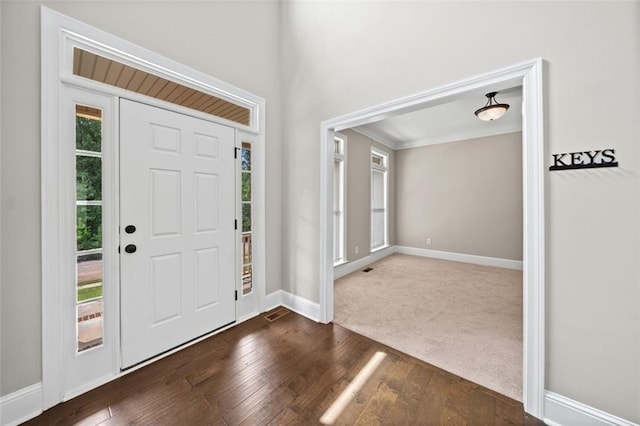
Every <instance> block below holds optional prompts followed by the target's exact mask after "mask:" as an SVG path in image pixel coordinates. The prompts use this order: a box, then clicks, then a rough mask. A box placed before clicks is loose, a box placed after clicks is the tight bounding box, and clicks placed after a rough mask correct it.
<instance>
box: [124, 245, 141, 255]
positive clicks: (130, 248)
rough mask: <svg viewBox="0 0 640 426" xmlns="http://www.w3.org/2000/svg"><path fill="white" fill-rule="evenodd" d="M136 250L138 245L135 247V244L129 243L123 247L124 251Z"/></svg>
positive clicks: (132, 251) (133, 251)
mask: <svg viewBox="0 0 640 426" xmlns="http://www.w3.org/2000/svg"><path fill="white" fill-rule="evenodd" d="M136 250H138V247H136V245H135V244H129V245H128V246H126V247H125V248H124V251H126V252H127V253H135V252H136Z"/></svg>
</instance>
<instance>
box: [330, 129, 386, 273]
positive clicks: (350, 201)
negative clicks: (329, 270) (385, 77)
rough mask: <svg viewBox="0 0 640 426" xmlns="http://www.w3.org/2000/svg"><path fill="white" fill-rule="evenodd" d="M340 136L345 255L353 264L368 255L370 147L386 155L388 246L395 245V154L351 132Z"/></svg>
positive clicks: (347, 131)
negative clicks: (344, 188)
mask: <svg viewBox="0 0 640 426" xmlns="http://www.w3.org/2000/svg"><path fill="white" fill-rule="evenodd" d="M340 133H342V134H344V135H345V136H346V137H347V192H346V201H347V243H346V247H347V248H346V252H347V260H349V261H354V260H358V259H361V258H363V257H365V256H368V255H369V254H370V252H371V250H370V248H371V238H370V236H371V147H374V148H378V149H379V150H381V151H383V152H386V153H388V154H389V171H388V177H389V187H388V188H389V244H391V245H393V244H395V222H396V220H395V205H396V202H395V190H394V189H395V152H394V151H393V150H392V149H391V148H388V147H386V146H384V145H382V144H380V143H378V142H376V141H374V140H373V139H370V138H368V137H366V136H363V135H361V134H360V133H356V132H354V131H353V130H343V131H341V132H340ZM356 246H357V247H359V250H358V253H356V252H355V247H356Z"/></svg>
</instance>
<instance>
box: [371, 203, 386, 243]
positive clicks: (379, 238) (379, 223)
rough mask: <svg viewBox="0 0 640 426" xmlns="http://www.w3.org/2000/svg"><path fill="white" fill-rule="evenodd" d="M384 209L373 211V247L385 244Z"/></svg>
mask: <svg viewBox="0 0 640 426" xmlns="http://www.w3.org/2000/svg"><path fill="white" fill-rule="evenodd" d="M384 215H385V212H384V210H382V211H373V212H371V247H373V248H376V247H380V246H382V245H384Z"/></svg>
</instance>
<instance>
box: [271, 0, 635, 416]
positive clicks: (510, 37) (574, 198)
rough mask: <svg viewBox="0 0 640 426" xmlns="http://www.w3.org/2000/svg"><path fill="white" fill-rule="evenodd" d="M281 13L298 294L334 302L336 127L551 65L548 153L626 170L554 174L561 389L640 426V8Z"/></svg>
mask: <svg viewBox="0 0 640 426" xmlns="http://www.w3.org/2000/svg"><path fill="white" fill-rule="evenodd" d="M281 13H282V15H281V21H282V26H283V29H282V37H283V39H282V54H283V58H282V72H283V74H282V81H283V82H286V84H283V117H285V119H286V126H285V127H284V128H283V135H284V143H285V152H286V153H287V154H286V155H285V157H284V158H283V171H284V172H283V173H284V175H283V206H284V211H283V215H284V221H283V224H284V226H283V238H284V240H283V259H284V264H283V288H284V289H285V290H287V291H290V292H293V293H295V294H297V295H300V296H303V297H306V298H308V299H310V300H313V301H318V300H319V297H318V296H319V282H318V279H319V264H318V259H319V255H318V252H319V247H320V244H319V232H318V228H319V212H320V206H319V204H318V203H319V191H320V188H319V182H320V179H319V176H320V172H319V161H318V155H319V154H320V146H319V132H318V129H319V125H320V122H321V121H323V120H326V119H330V118H333V117H337V116H339V115H342V114H345V113H349V112H353V111H356V110H360V109H362V108H365V107H368V106H371V105H374V104H378V103H381V102H385V101H390V100H392V99H396V98H399V97H402V96H406V95H410V94H413V93H416V92H420V91H423V90H427V89H431V88H435V87H437V86H439V85H442V84H446V83H449V82H453V81H456V80H459V79H463V78H467V77H470V76H473V75H477V74H481V73H484V72H488V71H491V70H494V69H497V68H500V67H503V66H508V65H512V64H515V63H518V62H521V61H524V60H529V59H533V58H536V57H543V58H544V59H545V61H546V62H545V119H546V122H545V124H546V135H545V136H546V146H545V150H546V151H545V152H546V155H545V157H546V158H547V159H550V157H551V154H552V153H559V152H571V151H574V150H575V151H582V150H588V149H599V148H609V147H612V148H615V149H616V153H617V155H618V158H619V160H620V164H621V167H620V168H617V169H609V170H605V169H600V170H581V171H565V172H553V173H547V175H546V180H547V184H546V200H545V201H546V206H547V215H546V225H547V240H546V249H547V259H546V265H547V273H546V278H547V279H546V288H547V336H548V337H547V339H548V340H547V387H548V388H549V389H550V390H552V391H554V392H557V393H559V394H562V395H565V396H567V397H570V398H572V399H574V400H578V401H581V402H583V403H585V404H588V405H591V406H593V407H596V408H599V409H601V410H604V411H606V412H609V413H612V414H615V415H618V416H620V417H623V418H627V419H629V420H632V421H635V422H640V389H639V387H640V380H638V378H639V377H640V332H639V330H640V317H639V312H640V310H639V309H638V305H639V301H640V276H639V270H638V269H639V266H638V265H639V263H640V262H639V260H640V248H639V231H640V228H639V224H640V221H639V219H640V215H639V193H640V178H639V172H640V158H639V157H640V143H638V134H640V120H638V117H639V116H640V105H639V102H640V96H639V93H638V88H639V87H638V85H639V79H638V75H639V74H640V65H639V63H638V61H639V55H640V46H639V40H640V37H639V34H638V27H639V25H640V18H639V16H640V14H639V10H638V2H578V1H570V2H537V1H534V2H520V1H519V2H494V1H491V2H480V1H474V2H363V3H356V2H296V1H294V2H285V3H283V4H282V12H281ZM494 28H495V29H496V31H499V32H498V36H496V34H495V33H493V34H491V33H490V34H487V31H491V30H492V29H494ZM603 91H605V92H603ZM603 93H604V94H605V95H604V96H603ZM603 101H604V103H601V102H603ZM612 105H615V106H613V107H612Z"/></svg>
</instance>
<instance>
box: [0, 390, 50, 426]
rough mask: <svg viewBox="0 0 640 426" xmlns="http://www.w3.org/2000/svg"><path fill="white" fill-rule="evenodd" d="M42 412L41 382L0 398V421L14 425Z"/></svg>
mask: <svg viewBox="0 0 640 426" xmlns="http://www.w3.org/2000/svg"><path fill="white" fill-rule="evenodd" d="M41 413H42V383H36V384H34V385H31V386H27V387H26V388H22V389H20V390H17V391H15V392H13V393H10V394H9V395H5V396H3V397H2V398H0V423H1V424H2V425H3V426H14V425H18V424H20V423H23V422H26V421H27V420H29V419H32V418H34V417H36V416H38V415H40V414H41Z"/></svg>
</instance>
